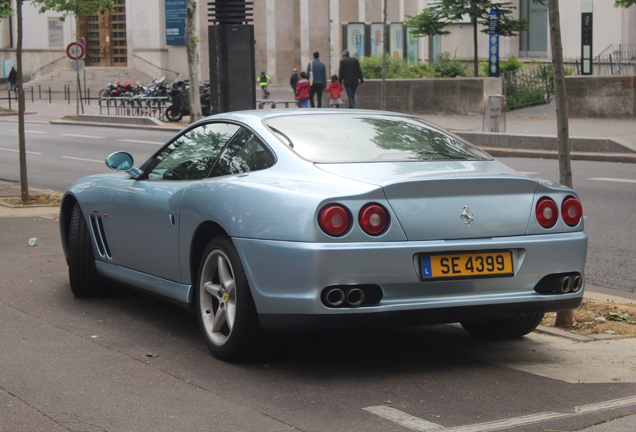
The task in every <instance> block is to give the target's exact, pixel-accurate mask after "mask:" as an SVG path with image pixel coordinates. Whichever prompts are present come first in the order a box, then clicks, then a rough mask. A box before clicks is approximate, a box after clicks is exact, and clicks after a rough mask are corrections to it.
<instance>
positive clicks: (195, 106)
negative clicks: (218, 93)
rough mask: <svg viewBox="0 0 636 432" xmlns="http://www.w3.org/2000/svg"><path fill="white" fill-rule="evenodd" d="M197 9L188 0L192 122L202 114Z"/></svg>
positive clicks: (187, 26) (195, 5)
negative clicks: (196, 32)
mask: <svg viewBox="0 0 636 432" xmlns="http://www.w3.org/2000/svg"><path fill="white" fill-rule="evenodd" d="M196 10H197V4H196V2H195V1H194V0H186V11H187V14H186V34H185V36H186V50H187V54H188V81H190V89H189V95H190V123H192V122H195V121H197V120H199V119H200V118H201V117H202V114H201V96H200V92H199V68H198V61H197V46H198V39H197V37H196V34H195V31H196V22H195V20H196Z"/></svg>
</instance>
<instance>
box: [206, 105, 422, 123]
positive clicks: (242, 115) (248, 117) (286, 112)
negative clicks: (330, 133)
mask: <svg viewBox="0 0 636 432" xmlns="http://www.w3.org/2000/svg"><path fill="white" fill-rule="evenodd" d="M319 114H339V115H351V114H366V115H393V116H402V117H413V116H412V115H409V114H403V113H397V112H390V111H374V110H361V109H336V108H320V109H311V108H298V109H282V110H276V109H271V110H265V109H260V110H244V111H230V112H226V113H220V114H214V115H211V116H209V117H206V118H204V119H203V121H210V120H234V121H240V122H246V121H258V120H261V121H262V120H265V119H268V118H273V117H281V116H299V117H300V116H306V115H319Z"/></svg>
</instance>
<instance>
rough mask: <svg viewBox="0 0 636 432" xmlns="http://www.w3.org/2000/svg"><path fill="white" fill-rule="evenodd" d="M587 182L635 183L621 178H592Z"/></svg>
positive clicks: (635, 181) (632, 180)
mask: <svg viewBox="0 0 636 432" xmlns="http://www.w3.org/2000/svg"><path fill="white" fill-rule="evenodd" d="M588 180H598V181H609V182H618V183H636V180H634V179H622V178H612V177H593V178H589V179H588Z"/></svg>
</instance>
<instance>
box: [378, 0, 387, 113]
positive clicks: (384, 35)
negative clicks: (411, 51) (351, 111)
mask: <svg viewBox="0 0 636 432" xmlns="http://www.w3.org/2000/svg"><path fill="white" fill-rule="evenodd" d="M386 3H387V0H384V13H383V14H382V17H383V18H382V22H383V26H382V83H381V85H380V109H381V110H382V111H384V110H385V109H386V56H387V51H388V44H387V39H388V38H387V31H386V21H387V20H386Z"/></svg>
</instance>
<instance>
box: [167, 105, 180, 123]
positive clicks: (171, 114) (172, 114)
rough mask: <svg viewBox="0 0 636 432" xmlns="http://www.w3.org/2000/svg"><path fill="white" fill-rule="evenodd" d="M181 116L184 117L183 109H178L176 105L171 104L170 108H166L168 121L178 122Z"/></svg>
mask: <svg viewBox="0 0 636 432" xmlns="http://www.w3.org/2000/svg"><path fill="white" fill-rule="evenodd" d="M181 117H183V114H182V113H181V111H179V110H178V109H176V108H175V107H174V105H170V106H169V107H168V108H166V118H167V119H168V121H171V122H178V121H179V120H181Z"/></svg>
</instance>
